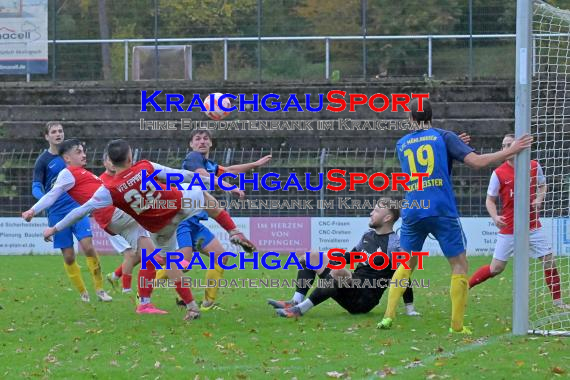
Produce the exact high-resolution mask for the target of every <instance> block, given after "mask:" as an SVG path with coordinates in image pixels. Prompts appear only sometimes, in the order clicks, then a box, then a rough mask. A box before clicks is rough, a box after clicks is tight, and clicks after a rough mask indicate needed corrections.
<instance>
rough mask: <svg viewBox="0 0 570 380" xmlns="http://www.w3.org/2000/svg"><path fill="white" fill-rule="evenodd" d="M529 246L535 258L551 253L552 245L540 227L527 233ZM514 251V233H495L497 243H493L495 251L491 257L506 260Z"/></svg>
mask: <svg viewBox="0 0 570 380" xmlns="http://www.w3.org/2000/svg"><path fill="white" fill-rule="evenodd" d="M528 238H529V248H530V255H531V257H534V258H535V259H537V258H539V257H544V256H546V255H548V254H550V253H552V245H550V242H549V241H548V238H547V237H546V234H545V233H544V231H543V229H542V228H537V229H536V230H533V231H530V234H529V237H528ZM514 251H515V238H514V235H504V234H498V235H497V244H496V245H495V252H494V253H493V258H494V259H497V260H500V261H508V260H509V258H510V257H511V256H512V255H513V253H514Z"/></svg>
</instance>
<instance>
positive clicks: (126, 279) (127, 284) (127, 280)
mask: <svg viewBox="0 0 570 380" xmlns="http://www.w3.org/2000/svg"><path fill="white" fill-rule="evenodd" d="M132 282H133V275H131V274H124V275H123V289H130V288H131V283H132Z"/></svg>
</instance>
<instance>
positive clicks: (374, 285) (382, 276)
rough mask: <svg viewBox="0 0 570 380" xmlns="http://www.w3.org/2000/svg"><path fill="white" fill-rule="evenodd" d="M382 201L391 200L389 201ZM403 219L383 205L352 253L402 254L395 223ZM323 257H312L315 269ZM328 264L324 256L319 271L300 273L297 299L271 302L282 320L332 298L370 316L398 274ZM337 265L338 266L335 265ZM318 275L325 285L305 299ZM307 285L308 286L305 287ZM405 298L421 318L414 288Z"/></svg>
mask: <svg viewBox="0 0 570 380" xmlns="http://www.w3.org/2000/svg"><path fill="white" fill-rule="evenodd" d="M382 199H383V200H387V201H389V200H390V199H389V198H382ZM386 203H388V202H386ZM399 217H400V210H398V209H394V208H385V207H380V206H379V205H377V206H376V207H374V209H373V210H372V212H371V213H370V222H369V226H370V228H372V229H371V230H369V231H367V232H366V233H364V235H363V236H362V238H361V239H360V242H359V243H358V244H357V245H356V247H354V248H353V249H352V252H366V254H368V255H369V256H370V255H371V254H373V253H374V252H379V251H381V252H385V253H386V254H387V255H388V256H389V257H391V255H392V254H391V253H392V252H398V251H400V239H399V238H398V234H396V232H394V223H395V222H396V221H397V220H398V218H399ZM319 255H320V253H319V252H314V253H312V254H311V257H310V260H311V264H312V265H317V264H318V263H319V261H320V260H319ZM339 255H340V254H339ZM344 258H345V260H346V263H349V262H350V252H346V253H345V254H344ZM302 259H304V257H302V258H301V260H302ZM328 263H329V260H328V257H326V256H324V257H323V264H322V265H321V266H320V268H319V269H317V270H312V269H308V268H307V267H306V266H305V268H304V269H301V270H299V272H298V274H297V280H298V282H299V283H300V287H298V288H297V289H296V291H295V294H294V295H293V299H291V300H289V301H275V300H268V303H269V305H271V306H273V307H274V308H276V309H277V314H278V315H280V316H282V317H286V318H296V317H299V316H301V315H303V314H305V313H306V312H307V311H309V310H310V309H311V308H313V307H314V306H316V305H318V304H320V303H322V302H324V301H326V300H327V299H329V298H332V299H334V300H335V301H336V302H338V304H339V305H340V306H342V307H343V308H345V309H346V310H347V311H348V312H349V313H351V314H361V313H368V312H369V311H371V310H372V309H374V307H376V305H378V303H380V299H381V298H382V294H384V291H385V290H386V286H388V284H389V281H390V280H391V278H392V275H393V274H394V272H395V271H394V270H392V269H391V265H388V266H387V267H386V268H385V269H382V270H377V269H374V268H372V267H371V266H370V265H369V264H368V263H367V262H366V263H358V265H357V267H356V269H355V270H354V272H350V271H349V270H347V269H344V268H343V269H339V270H331V268H328V267H327V264H328ZM374 263H375V264H376V265H378V266H381V265H383V264H384V258H383V257H382V256H376V257H375V258H374ZM333 264H338V262H333ZM317 275H318V276H319V277H320V278H321V279H323V280H325V281H319V286H318V287H317V288H316V289H315V290H314V291H313V292H312V293H311V295H310V296H309V298H307V299H305V297H306V295H307V293H308V292H309V289H310V288H311V285H312V283H313V281H314V279H315V277H316V276H317ZM327 280H328V281H327ZM331 280H332V281H331ZM323 283H326V284H323ZM305 284H306V285H307V286H303V285H305ZM369 284H370V285H369ZM328 285H332V286H328ZM403 297H404V302H405V304H406V313H407V314H408V315H420V314H419V313H418V312H416V311H415V309H414V304H413V302H414V293H413V291H412V288H411V287H409V286H408V288H406V290H405V292H404V296H403Z"/></svg>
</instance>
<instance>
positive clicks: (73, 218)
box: [44, 186, 113, 240]
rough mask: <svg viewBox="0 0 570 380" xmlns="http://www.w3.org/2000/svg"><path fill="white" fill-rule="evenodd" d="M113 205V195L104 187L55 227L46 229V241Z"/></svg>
mask: <svg viewBox="0 0 570 380" xmlns="http://www.w3.org/2000/svg"><path fill="white" fill-rule="evenodd" d="M112 205H113V199H112V198H111V193H109V190H107V189H106V188H105V187H104V186H101V187H100V188H99V189H98V190H97V191H96V192H95V194H93V196H92V197H91V199H89V200H88V201H87V202H85V203H84V204H83V205H82V206H80V207H77V208H74V209H73V210H71V211H70V212H69V214H67V215H66V216H65V218H63V219H62V220H60V221H59V223H57V224H56V225H55V226H53V227H49V228H46V229H45V230H44V239H45V240H50V237H51V236H52V235H54V234H55V233H56V232H58V231H61V230H64V229H66V228H67V227H69V226H71V225H73V224H75V223H77V221H79V220H80V219H81V218H83V217H84V216H86V215H87V214H89V213H90V212H93V211H94V210H98V209H100V208H104V207H107V206H112Z"/></svg>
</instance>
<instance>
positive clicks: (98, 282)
mask: <svg viewBox="0 0 570 380" xmlns="http://www.w3.org/2000/svg"><path fill="white" fill-rule="evenodd" d="M86 259H87V266H88V267H89V272H91V277H92V278H93V283H94V284H95V290H103V276H102V275H101V265H100V264H99V258H98V257H97V256H95V257H89V256H88V257H86Z"/></svg>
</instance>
